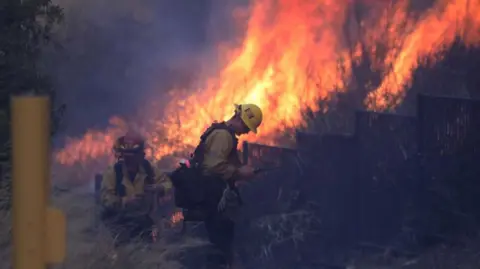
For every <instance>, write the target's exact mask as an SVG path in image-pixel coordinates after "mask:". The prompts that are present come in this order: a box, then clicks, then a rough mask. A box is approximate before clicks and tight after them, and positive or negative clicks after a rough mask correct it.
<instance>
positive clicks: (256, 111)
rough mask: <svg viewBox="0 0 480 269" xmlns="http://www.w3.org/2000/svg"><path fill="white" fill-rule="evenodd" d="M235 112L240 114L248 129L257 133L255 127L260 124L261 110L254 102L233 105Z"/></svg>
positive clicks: (261, 118)
mask: <svg viewBox="0 0 480 269" xmlns="http://www.w3.org/2000/svg"><path fill="white" fill-rule="evenodd" d="M235 114H237V115H240V118H241V119H242V121H243V123H245V125H246V126H247V127H248V129H250V131H252V132H254V133H257V128H258V126H260V124H262V120H263V113H262V110H261V109H260V108H259V107H258V106H257V105H254V104H242V105H235Z"/></svg>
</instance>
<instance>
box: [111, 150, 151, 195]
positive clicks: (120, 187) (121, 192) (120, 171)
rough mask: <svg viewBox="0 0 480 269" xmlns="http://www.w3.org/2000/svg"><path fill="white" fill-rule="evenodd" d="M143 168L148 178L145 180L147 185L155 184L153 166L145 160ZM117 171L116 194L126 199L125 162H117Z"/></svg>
mask: <svg viewBox="0 0 480 269" xmlns="http://www.w3.org/2000/svg"><path fill="white" fill-rule="evenodd" d="M141 166H142V167H143V170H145V173H146V174H147V177H146V179H145V182H146V184H153V182H154V177H155V175H154V173H153V168H152V165H151V164H150V162H149V161H148V160H145V159H143V161H142V163H141ZM113 168H114V170H115V178H116V179H115V194H116V195H117V196H120V197H124V196H125V195H126V192H125V186H124V185H123V184H122V181H123V162H117V163H116V164H115V166H114V167H113Z"/></svg>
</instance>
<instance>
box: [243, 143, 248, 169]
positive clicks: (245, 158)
mask: <svg viewBox="0 0 480 269" xmlns="http://www.w3.org/2000/svg"><path fill="white" fill-rule="evenodd" d="M242 163H243V164H244V165H245V164H248V142H247V141H243V144H242Z"/></svg>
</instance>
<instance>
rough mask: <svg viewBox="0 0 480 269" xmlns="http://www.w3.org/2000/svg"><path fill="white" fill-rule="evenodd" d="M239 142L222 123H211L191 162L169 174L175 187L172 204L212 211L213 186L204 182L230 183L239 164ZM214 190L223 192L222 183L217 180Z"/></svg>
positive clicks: (184, 207)
mask: <svg viewBox="0 0 480 269" xmlns="http://www.w3.org/2000/svg"><path fill="white" fill-rule="evenodd" d="M237 143H238V140H237V138H236V137H235V133H234V132H233V131H232V130H231V129H230V128H229V127H228V126H227V125H226V124H225V123H224V122H222V123H214V124H212V126H210V127H209V128H208V129H207V130H206V131H205V133H204V134H203V135H202V136H201V138H200V143H199V145H198V146H197V148H196V149H195V151H194V154H193V158H192V159H191V160H190V161H189V162H188V163H187V162H183V163H181V166H180V167H179V168H178V169H177V170H175V171H174V172H173V173H172V176H171V178H172V182H173V185H174V187H175V193H174V195H175V204H176V206H178V207H180V208H183V209H198V208H200V207H202V208H205V207H207V203H208V204H209V205H208V207H212V206H213V205H211V203H212V202H214V201H210V200H211V197H210V196H211V195H210V194H209V192H210V190H211V189H212V188H213V186H210V184H206V182H207V183H209V182H211V181H210V180H208V181H206V180H207V178H208V179H209V178H211V177H216V178H220V179H225V180H227V179H229V178H232V177H233V176H234V174H235V173H236V170H237V168H236V166H235V165H234V164H240V160H239V158H238V152H237ZM216 181H217V180H216ZM214 185H219V186H218V187H217V188H220V192H222V191H223V188H224V185H225V182H224V180H219V182H218V184H214Z"/></svg>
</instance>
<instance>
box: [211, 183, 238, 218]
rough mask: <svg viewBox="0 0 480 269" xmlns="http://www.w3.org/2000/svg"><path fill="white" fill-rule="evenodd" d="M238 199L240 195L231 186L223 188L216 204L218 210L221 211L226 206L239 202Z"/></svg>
mask: <svg viewBox="0 0 480 269" xmlns="http://www.w3.org/2000/svg"><path fill="white" fill-rule="evenodd" d="M239 199H240V197H239V196H238V193H237V192H236V191H235V190H234V189H232V188H231V187H227V188H225V190H224V191H223V195H222V198H221V199H220V202H219V203H218V206H217V209H218V211H219V212H223V211H224V210H225V209H226V208H227V206H231V205H236V204H239Z"/></svg>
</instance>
